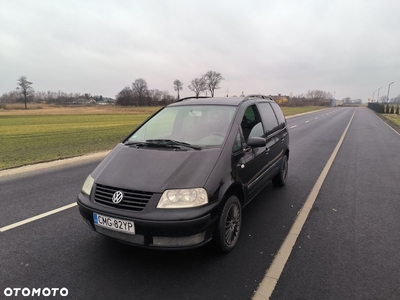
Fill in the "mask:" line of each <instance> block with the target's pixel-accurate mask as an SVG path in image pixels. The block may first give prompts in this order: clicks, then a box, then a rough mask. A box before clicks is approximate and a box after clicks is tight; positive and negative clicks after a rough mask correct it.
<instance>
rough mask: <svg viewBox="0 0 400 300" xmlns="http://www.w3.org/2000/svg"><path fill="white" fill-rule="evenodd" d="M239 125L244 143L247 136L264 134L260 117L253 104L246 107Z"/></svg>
mask: <svg viewBox="0 0 400 300" xmlns="http://www.w3.org/2000/svg"><path fill="white" fill-rule="evenodd" d="M241 127H242V132H243V136H244V139H245V142H246V143H247V140H248V139H249V137H253V136H256V137H262V136H264V129H263V125H262V122H261V118H260V116H259V114H258V110H257V107H256V106H255V105H251V106H249V107H248V108H247V109H246V111H245V113H244V116H243V119H242V123H241Z"/></svg>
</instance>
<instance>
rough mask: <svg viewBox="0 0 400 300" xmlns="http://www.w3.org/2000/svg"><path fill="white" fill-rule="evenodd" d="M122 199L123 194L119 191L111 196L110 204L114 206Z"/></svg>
mask: <svg viewBox="0 0 400 300" xmlns="http://www.w3.org/2000/svg"><path fill="white" fill-rule="evenodd" d="M122 199H124V193H122V192H121V191H118V192H115V193H114V195H113V196H112V199H111V200H112V202H113V203H115V204H118V203H120V202H121V201H122Z"/></svg>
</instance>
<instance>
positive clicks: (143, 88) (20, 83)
mask: <svg viewBox="0 0 400 300" xmlns="http://www.w3.org/2000/svg"><path fill="white" fill-rule="evenodd" d="M222 80H224V78H223V77H222V75H221V73H219V72H216V71H212V70H210V71H208V72H207V73H206V74H204V75H201V76H200V77H199V78H195V79H193V80H192V81H191V84H190V85H188V89H189V90H191V91H193V92H194V94H195V96H196V97H198V96H199V95H200V94H201V93H204V92H206V91H208V90H209V91H210V93H211V97H214V92H215V90H216V89H219V88H220V86H219V84H220V82H221V81H222ZM32 84H33V83H32V82H30V81H28V79H27V77H26V76H21V77H19V78H18V80H17V88H16V90H14V91H10V92H8V93H4V94H3V95H2V96H1V97H0V102H1V103H17V102H23V103H25V109H26V108H27V103H28V102H44V103H48V104H59V105H70V104H89V103H93V102H94V103H96V102H99V101H103V102H106V103H107V102H114V99H111V98H106V97H103V96H101V95H100V96H96V95H95V96H92V95H91V94H89V93H85V94H81V93H65V92H62V91H58V92H53V91H47V92H44V91H39V92H37V91H35V90H34V89H33V87H32ZM173 88H174V90H175V91H176V92H177V97H175V96H173V95H171V94H170V93H169V92H168V91H160V90H158V89H149V88H148V85H147V82H146V80H144V79H143V78H139V79H136V80H135V81H134V82H133V83H132V84H131V86H126V87H124V88H123V89H122V90H121V91H120V92H119V93H118V94H117V95H116V100H115V102H116V104H117V105H123V106H127V105H135V106H160V105H167V104H169V103H172V102H174V101H175V100H176V99H179V98H180V91H182V90H183V83H182V82H181V81H180V80H179V79H176V80H174V82H173Z"/></svg>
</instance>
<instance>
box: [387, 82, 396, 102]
mask: <svg viewBox="0 0 400 300" xmlns="http://www.w3.org/2000/svg"><path fill="white" fill-rule="evenodd" d="M392 83H394V81H393V82H391V83H389V87H388V94H387V101H386V102H387V103H389V92H390V85H391V84H392Z"/></svg>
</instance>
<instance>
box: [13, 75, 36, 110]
mask: <svg viewBox="0 0 400 300" xmlns="http://www.w3.org/2000/svg"><path fill="white" fill-rule="evenodd" d="M17 85H18V86H17V90H19V92H20V93H21V95H22V96H23V97H24V101H25V109H27V108H28V107H27V102H28V97H29V96H32V95H33V92H34V90H33V87H31V85H32V82H29V81H28V80H27V79H26V76H21V77H20V78H18V80H17Z"/></svg>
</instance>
